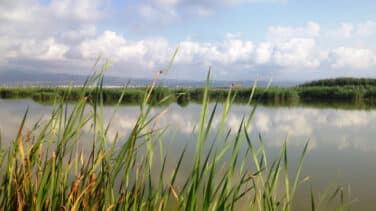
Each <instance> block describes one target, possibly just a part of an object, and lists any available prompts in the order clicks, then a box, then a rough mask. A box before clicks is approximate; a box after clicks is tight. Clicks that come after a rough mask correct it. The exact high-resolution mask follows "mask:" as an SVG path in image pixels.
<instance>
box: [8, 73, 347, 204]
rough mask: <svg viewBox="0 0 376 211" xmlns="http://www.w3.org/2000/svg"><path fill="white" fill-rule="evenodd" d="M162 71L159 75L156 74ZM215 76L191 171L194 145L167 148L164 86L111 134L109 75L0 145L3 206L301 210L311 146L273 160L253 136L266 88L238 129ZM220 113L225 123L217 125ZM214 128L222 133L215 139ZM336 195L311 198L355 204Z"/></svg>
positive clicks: (230, 99)
mask: <svg viewBox="0 0 376 211" xmlns="http://www.w3.org/2000/svg"><path fill="white" fill-rule="evenodd" d="M106 68H107V67H106V66H105V67H103V69H102V70H103V71H104V70H105V69H106ZM162 73H163V72H157V74H156V78H155V80H157V79H158V77H159V75H160V74H162ZM209 78H210V71H209V74H208V76H207V82H206V87H205V88H204V90H203V91H202V111H201V117H200V120H199V122H198V124H197V127H196V128H195V130H194V131H195V132H194V133H193V134H194V135H195V140H192V143H194V145H195V150H194V152H193V155H192V156H191V157H193V159H192V160H189V162H188V163H190V165H188V167H185V169H184V171H183V170H182V163H183V162H185V161H186V158H187V153H188V151H187V150H186V148H184V149H183V150H182V151H180V152H164V150H163V149H164V145H163V144H164V142H163V139H162V138H161V137H163V133H164V132H165V130H166V129H165V128H163V127H160V126H159V124H158V120H159V119H160V118H161V117H162V116H163V115H164V113H165V112H161V113H159V114H156V115H150V111H151V109H152V105H150V101H152V100H153V97H154V98H155V100H156V101H157V102H158V103H164V102H166V101H168V100H169V98H170V97H174V96H164V95H163V96H159V97H158V96H157V97H156V95H152V93H153V92H154V93H155V91H156V90H157V89H156V88H155V83H153V84H152V85H151V86H150V87H149V88H148V89H145V90H140V95H141V92H142V102H141V103H140V104H139V106H140V114H139V116H138V119H137V122H136V123H135V124H134V126H133V129H132V130H131V132H130V134H129V135H128V136H126V137H123V138H122V137H119V136H118V135H116V136H115V137H114V138H113V139H111V140H110V138H109V134H108V131H109V128H110V127H111V121H110V122H105V121H104V116H105V115H108V114H105V113H103V104H104V101H105V99H106V98H105V97H104V91H103V87H102V81H103V80H102V79H103V78H102V71H101V72H100V73H99V74H94V75H93V76H91V77H89V79H88V80H87V82H86V83H85V84H84V85H83V87H82V88H80V89H79V90H78V89H76V88H75V89H73V88H72V89H68V90H67V91H66V92H65V93H64V94H63V95H62V96H63V97H55V98H54V99H53V100H54V109H53V111H52V113H51V115H50V117H49V119H47V120H45V121H41V122H37V123H35V124H34V125H33V126H32V127H29V126H27V125H26V124H25V121H26V119H27V117H28V111H26V112H25V115H24V118H23V120H22V122H21V123H20V127H19V132H18V134H16V136H15V138H14V140H13V142H12V144H11V145H10V146H9V147H8V148H6V147H5V146H3V145H2V146H1V147H0V149H1V152H0V164H1V169H2V171H1V177H0V207H1V208H0V210H192V211H193V210H239V209H241V210H291V209H292V207H293V206H294V202H295V200H294V199H295V195H296V192H297V189H298V186H299V184H300V183H301V182H307V179H303V178H301V172H302V168H303V163H304V158H305V155H306V153H307V148H308V143H307V144H306V145H305V147H304V148H303V149H302V153H301V156H300V159H299V161H298V163H297V166H291V165H290V163H289V162H288V152H287V141H285V142H284V145H283V147H282V148H281V150H280V154H279V156H278V158H277V159H276V160H270V158H269V157H267V153H266V151H265V145H264V142H263V140H262V137H258V138H257V139H253V138H251V137H250V135H249V134H248V131H249V130H248V129H249V127H250V126H251V122H252V118H253V116H254V114H255V112H256V108H257V105H252V102H253V99H254V98H255V97H256V98H258V97H259V96H261V95H257V94H255V93H257V91H256V84H255V85H254V86H253V87H252V88H251V89H249V90H248V99H247V104H248V105H249V108H250V110H249V113H247V114H244V116H243V119H242V123H241V124H240V126H239V128H238V130H237V131H231V130H230V129H227V128H226V127H225V122H226V121H227V116H228V114H229V112H230V110H231V105H232V104H233V103H234V100H235V99H236V95H237V92H236V91H235V90H232V89H229V90H227V95H226V96H225V101H224V103H223V110H222V111H221V112H218V111H217V105H215V106H214V108H213V109H212V110H209V109H208V104H209V102H210V98H211V95H210V88H209V83H210V80H209ZM93 87H94V88H93ZM72 93H74V95H75V96H77V99H78V101H76V102H75V103H74V104H73V105H72V106H73V108H72V109H68V106H67V104H66V101H65V100H64V99H66V98H64V97H65V96H70V95H72ZM88 93H90V95H88ZM180 94H181V96H184V93H180ZM172 95H174V94H172ZM256 95H257V96H256ZM126 97H127V88H126V87H125V88H124V89H123V91H122V93H121V94H120V95H119V96H116V97H114V98H113V99H112V100H116V101H117V106H119V105H120V104H121V102H122V101H123V99H125V98H126ZM181 100H182V101H183V100H184V99H181ZM215 116H220V119H221V122H220V127H219V129H218V130H215V131H214V129H213V118H214V117H215ZM84 127H89V128H90V131H89V134H90V135H91V139H90V141H85V142H83V140H82V131H83V128H84ZM209 134H215V135H214V139H213V140H209V137H212V136H209ZM85 151H86V152H87V153H85ZM173 153H179V156H178V158H179V159H177V160H176V161H171V160H169V159H170V156H169V155H170V154H173ZM158 155H159V156H158ZM159 157H160V158H159ZM159 159H160V162H159V163H158V162H156V160H159ZM168 161H169V162H173V163H174V164H173V165H174V167H173V170H172V171H168V170H167V167H166V163H167V162H168ZM156 168H157V169H156ZM155 169H156V170H155ZM292 172H294V174H293V173H292ZM178 181H179V182H178ZM331 191H332V189H328V190H327V191H325V192H324V193H323V194H321V195H320V197H318V195H317V194H314V193H313V192H312V193H311V198H310V199H309V198H308V199H307V203H310V204H311V208H312V210H317V209H320V208H324V207H325V206H326V205H327V204H328V203H329V204H330V203H334V204H335V205H336V206H338V209H339V210H345V209H346V208H347V207H348V205H349V204H347V203H346V200H345V199H346V198H345V197H344V196H343V195H344V191H343V189H342V188H341V187H338V188H336V189H334V192H331Z"/></svg>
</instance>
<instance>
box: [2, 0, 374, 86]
mask: <svg viewBox="0 0 376 211" xmlns="http://www.w3.org/2000/svg"><path fill="white" fill-rule="evenodd" d="M374 11H376V2H375V1H372V0H358V1H355V0H353V1H350V0H341V1H340V0H326V1H324V0H316V1H311V0H190V1H189V0H138V1H135V0H125V1H124V0H123V1H120V0H3V1H1V2H0V26H1V27H0V71H15V70H22V71H30V72H32V71H38V72H43V71H47V72H52V73H74V74H88V73H90V71H91V66H92V64H93V63H94V61H95V59H96V58H97V57H98V55H102V56H103V57H104V58H108V59H109V60H110V61H111V63H112V66H111V69H110V70H109V72H108V74H109V75H114V76H122V77H131V78H132V77H133V78H136V77H137V78H139V77H141V78H151V77H153V75H154V72H155V71H156V70H158V69H163V68H164V67H166V65H167V64H168V61H169V59H170V56H171V55H172V53H173V51H174V49H175V48H176V47H178V46H179V53H178V55H177V58H176V61H175V63H174V66H173V71H171V72H170V73H169V74H168V75H167V76H165V77H167V78H176V79H192V80H203V79H204V78H205V75H206V72H207V69H208V67H209V66H211V68H212V72H213V77H214V79H218V80H243V79H249V80H252V79H254V78H255V77H257V76H258V77H260V78H262V79H265V80H267V79H268V78H273V79H274V80H293V81H296V80H313V79H318V78H328V77H342V76H353V77H376V71H375V70H376V68H375V67H376V42H375V41H376V36H375V35H376V17H375V16H376V15H375V14H376V13H375V12H374Z"/></svg>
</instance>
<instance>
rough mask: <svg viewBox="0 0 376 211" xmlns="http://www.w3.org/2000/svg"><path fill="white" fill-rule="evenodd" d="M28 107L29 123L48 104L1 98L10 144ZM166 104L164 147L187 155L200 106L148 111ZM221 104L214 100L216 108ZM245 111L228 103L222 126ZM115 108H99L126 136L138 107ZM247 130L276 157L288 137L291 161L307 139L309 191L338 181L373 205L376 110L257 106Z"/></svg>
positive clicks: (0, 126) (365, 205) (305, 197)
mask: <svg viewBox="0 0 376 211" xmlns="http://www.w3.org/2000/svg"><path fill="white" fill-rule="evenodd" d="M213 106H214V104H210V106H209V107H210V108H209V109H211V108H213ZM27 107H29V110H30V112H29V117H28V119H27V127H29V128H31V127H32V124H33V123H35V122H36V121H38V120H40V119H41V120H42V121H43V119H45V118H46V117H48V116H49V114H50V112H51V111H52V107H51V106H48V105H41V104H38V103H35V102H33V101H32V100H0V130H1V136H2V142H3V143H5V144H6V143H9V142H10V141H11V140H12V138H14V137H15V135H16V133H17V130H18V126H19V124H20V122H21V120H22V117H23V115H24V112H25V110H26V108H27ZM166 109H167V112H166V113H165V114H164V115H163V116H162V117H161V118H160V120H159V123H158V127H161V128H162V127H163V128H164V127H168V130H167V132H166V133H165V134H164V137H165V139H164V140H163V141H164V144H165V150H166V151H169V150H170V151H172V153H171V154H172V156H174V155H176V159H178V156H179V155H180V152H181V150H182V149H183V147H184V146H185V145H186V144H188V155H187V156H189V153H190V152H193V151H194V146H192V145H193V143H195V139H194V135H193V133H194V128H195V126H196V125H197V124H198V121H199V118H200V112H201V105H199V104H192V103H191V104H189V105H187V106H185V107H181V106H179V105H177V104H171V105H169V106H167V107H155V108H153V109H152V114H157V113H158V112H160V111H163V110H166ZM222 109H223V108H222V106H221V105H219V107H218V110H219V113H220V111H221V110H222ZM250 110H251V107H247V106H245V105H233V106H232V108H231V112H230V114H229V117H228V120H227V121H226V125H225V126H226V128H228V129H231V131H233V132H235V131H236V130H237V129H238V127H239V124H240V123H241V120H242V116H243V114H248V113H249V112H250ZM114 111H115V109H114V107H111V106H106V107H105V108H104V113H105V114H106V115H105V116H106V118H105V119H106V121H108V120H109V119H110V118H111V117H113V119H112V127H111V129H110V131H109V136H110V137H114V136H115V134H116V132H118V133H119V135H120V136H121V137H126V136H127V135H128V134H129V132H130V130H131V129H132V127H133V125H134V123H135V121H136V119H137V116H138V112H139V107H137V106H121V107H119V108H118V109H117V111H116V114H115V115H113V112H114ZM219 118H220V117H216V118H214V120H213V130H215V129H218V127H219ZM249 133H250V134H251V137H253V139H255V140H256V139H257V137H258V134H260V135H261V137H262V138H263V140H264V142H265V145H266V151H267V152H268V154H269V156H270V157H272V158H277V157H278V153H279V150H280V149H281V147H282V145H283V142H284V140H285V139H286V137H287V138H288V152H289V158H290V159H291V160H292V161H291V162H292V165H293V166H294V164H296V163H297V158H298V156H299V155H300V153H301V151H302V150H303V147H304V145H305V143H306V142H307V141H308V140H309V150H308V154H307V156H306V158H305V165H304V167H303V173H302V178H305V177H307V176H309V177H310V181H312V185H313V189H314V191H315V192H323V191H324V189H325V187H327V186H328V185H330V184H331V183H334V184H339V185H343V186H344V187H345V188H346V190H349V191H351V197H352V199H354V200H355V202H354V204H353V205H352V206H351V207H352V208H353V210H371V209H372V208H373V207H374V202H373V200H374V198H375V197H376V183H375V182H374V178H376V165H375V161H376V140H375V139H374V138H375V137H376V110H343V109H332V108H327V109H326V108H310V107H308V106H302V107H264V106H259V107H258V108H257V110H256V113H255V116H254V119H253V122H252V125H251V127H250V129H249ZM110 139H111V138H110ZM209 139H210V138H209ZM175 152H176V153H175ZM174 153H175V154H174ZM183 167H184V166H183ZM309 187H310V183H309V182H308V183H303V184H301V185H300V187H299V190H298V192H299V193H300V194H297V198H298V200H297V202H298V204H297V205H296V208H297V209H305V208H307V209H308V208H310V204H309V192H308V190H309Z"/></svg>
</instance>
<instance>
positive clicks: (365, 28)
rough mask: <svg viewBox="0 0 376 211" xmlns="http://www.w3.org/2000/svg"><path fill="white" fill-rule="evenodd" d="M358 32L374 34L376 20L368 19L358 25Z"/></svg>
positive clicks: (364, 34) (375, 31)
mask: <svg viewBox="0 0 376 211" xmlns="http://www.w3.org/2000/svg"><path fill="white" fill-rule="evenodd" d="M356 33H357V34H358V35H361V36H372V35H375V34H376V22H375V21H366V22H363V23H360V24H358V25H357V29H356Z"/></svg>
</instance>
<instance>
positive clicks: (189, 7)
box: [138, 0, 287, 22]
mask: <svg viewBox="0 0 376 211" xmlns="http://www.w3.org/2000/svg"><path fill="white" fill-rule="evenodd" d="M286 1H287V0H193V1H192V0H142V1H140V3H139V5H138V14H139V15H140V16H141V17H142V18H144V19H145V20H148V21H152V22H161V21H162V22H173V21H175V20H176V19H180V18H182V17H187V16H188V17H190V16H209V15H213V14H215V13H216V11H217V10H219V9H221V8H224V7H228V6H238V5H242V4H256V3H281V2H286Z"/></svg>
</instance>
